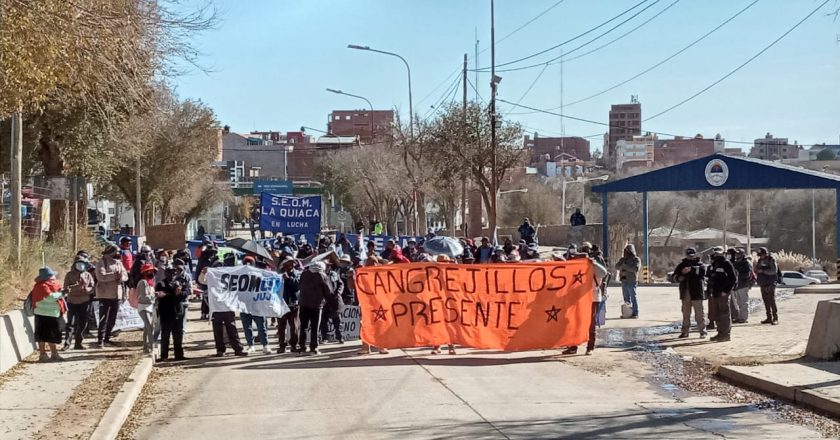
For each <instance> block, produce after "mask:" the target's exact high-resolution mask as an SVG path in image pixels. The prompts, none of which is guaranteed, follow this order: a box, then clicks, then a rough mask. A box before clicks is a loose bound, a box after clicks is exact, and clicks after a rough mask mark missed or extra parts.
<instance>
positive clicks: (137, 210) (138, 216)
mask: <svg viewBox="0 0 840 440" xmlns="http://www.w3.org/2000/svg"><path fill="white" fill-rule="evenodd" d="M135 166H136V168H137V169H136V171H137V182H136V191H135V195H134V233H135V234H136V235H137V236H138V237H140V236H142V235H143V232H145V231H143V206H142V203H141V201H140V190H141V188H140V159H137V163H136V164H135Z"/></svg>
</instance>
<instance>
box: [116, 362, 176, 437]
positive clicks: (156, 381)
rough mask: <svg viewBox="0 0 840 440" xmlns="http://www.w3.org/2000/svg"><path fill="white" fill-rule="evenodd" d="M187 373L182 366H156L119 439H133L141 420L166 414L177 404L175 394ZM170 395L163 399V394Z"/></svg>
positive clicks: (124, 424)
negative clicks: (152, 415)
mask: <svg viewBox="0 0 840 440" xmlns="http://www.w3.org/2000/svg"><path fill="white" fill-rule="evenodd" d="M184 374H186V371H185V370H183V369H182V368H179V367H175V368H155V369H153V370H152V372H151V374H149V379H148V380H147V381H146V385H144V386H143V390H142V391H141V392H140V396H138V397H137V401H136V402H135V403H134V408H132V410H131V414H130V415H129V416H128V420H126V421H125V423H123V426H122V429H121V430H120V433H119V435H118V436H117V440H132V439H134V438H135V436H136V431H137V428H139V423H140V420H142V419H143V418H144V417H146V416H148V415H150V414H166V413H168V412H169V411H170V410H171V409H172V406H173V405H174V404H175V402H176V399H175V398H174V397H175V394H176V393H178V387H179V385H180V378H181V377H183V375H184ZM166 395H170V397H172V398H171V399H161V396H166Z"/></svg>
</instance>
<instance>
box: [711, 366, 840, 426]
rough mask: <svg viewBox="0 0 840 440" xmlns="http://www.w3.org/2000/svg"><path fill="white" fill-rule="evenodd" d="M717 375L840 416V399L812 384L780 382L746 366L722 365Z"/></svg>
mask: <svg viewBox="0 0 840 440" xmlns="http://www.w3.org/2000/svg"><path fill="white" fill-rule="evenodd" d="M717 375H718V376H720V377H721V378H723V379H725V380H726V381H727V382H730V383H732V384H734V385H738V386H741V387H744V388H748V389H752V390H755V391H759V392H762V393H764V394H767V395H770V396H773V397H776V398H779V399H782V400H785V401H787V402H791V403H794V404H796V405H800V406H805V407H808V408H811V409H813V410H816V411H818V412H822V413H824V414H827V415H830V416H833V417H840V401H837V400H835V399H832V398H829V397H828V396H825V395H823V394H822V393H820V391H819V390H818V389H814V388H813V386H812V385H794V384H784V383H778V382H776V381H774V380H770V379H767V378H764V377H761V375H760V374H757V373H753V372H750V371H747V370H746V369H745V368H744V367H731V368H730V367H727V366H721V367H720V368H718V371H717Z"/></svg>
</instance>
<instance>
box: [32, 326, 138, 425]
mask: <svg viewBox="0 0 840 440" xmlns="http://www.w3.org/2000/svg"><path fill="white" fill-rule="evenodd" d="M141 337H142V332H122V333H121V334H120V338H119V342H118V344H119V346H120V347H132V349H131V350H130V351H119V352H114V353H108V359H106V360H105V361H103V362H102V363H100V364H99V365H98V366H97V367H96V368H95V369H94V370H93V372H91V374H90V375H89V376H88V377H87V378H86V379H85V380H84V381H83V382H82V383H81V384H79V386H77V387H76V389H75V390H73V394H71V395H70V397H69V398H68V399H67V401H66V402H64V404H63V405H62V406H61V408H59V409H58V410H57V411H56V412H55V413H54V414H53V416H52V417H51V418H50V423H49V424H48V425H47V426H45V427H44V428H43V429H41V430H40V431H38V432H37V433H36V434H35V435H33V436H32V438H33V439H38V440H42V439H43V440H46V439H56V438H62V439H87V438H89V437H90V435H91V434H92V433H93V431H94V430H95V429H96V425H97V424H98V423H99V420H100V419H102V416H103V415H104V414H105V411H107V410H108V407H109V406H110V405H111V402H113V400H114V396H116V395H117V393H118V392H119V390H120V388H122V386H123V383H125V381H126V379H127V378H128V376H129V375H131V372H132V371H134V367H135V366H136V365H137V361H138V359H139V358H140V353H139V352H138V351H137V350H134V349H133V347H134V346H135V345H136V344H138V343H139V342H140V338H141ZM106 353H107V352H106Z"/></svg>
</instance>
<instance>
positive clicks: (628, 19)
mask: <svg viewBox="0 0 840 440" xmlns="http://www.w3.org/2000/svg"><path fill="white" fill-rule="evenodd" d="M660 1H661V0H656V1H654V2H653V3H651V4H649V5H647V6H646V7H645V8H644V9H642V10H641V11H639V12H636V13H635V14H633V15H631V16H630V17H628V18H627V19H625V20H624V21H622V22H621V23H618V24H617V25H615V26H613V27H611V28H609V29H607V30H606V31H604V32H603V33H601V34H600V35H598V36H596V37H595V38H593V39H591V40H589V41H587V42H586V43H583V44H581V45H579V46H578V47H576V48H574V49H572V50H570V51H568V52H566V55H568V54H570V53H574V52H576V51H578V50H580V49H582V48H584V47H586V46H588V45H590V44H591V43H592V42H594V41H596V40H598V39H599V38H601V37H603V36H604V35H607V34H609V33H610V32H612V31H614V30H616V29H618V28H619V27H621V26H623V25H624V24H626V23H627V22H628V21H630V20H632V19H634V18H636V17H638V16H639V15H641V14H642V13H643V12H645V11H647V10H648V9H650V8H652V7H653V6H654V5H656V4H657V3H659V2H660ZM564 57H565V55H561V56H557V57H554V58H552V59H550V60H548V61H545V62H544V63H537V64H530V65H528V66H519V67H509V68H507V69H496V72H515V71H518V70H526V69H533V68H535V67H539V66H542V65H543V64H556V63H558V62H563V61H562V60H561V61H557V60H560V59H561V58H564Z"/></svg>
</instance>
